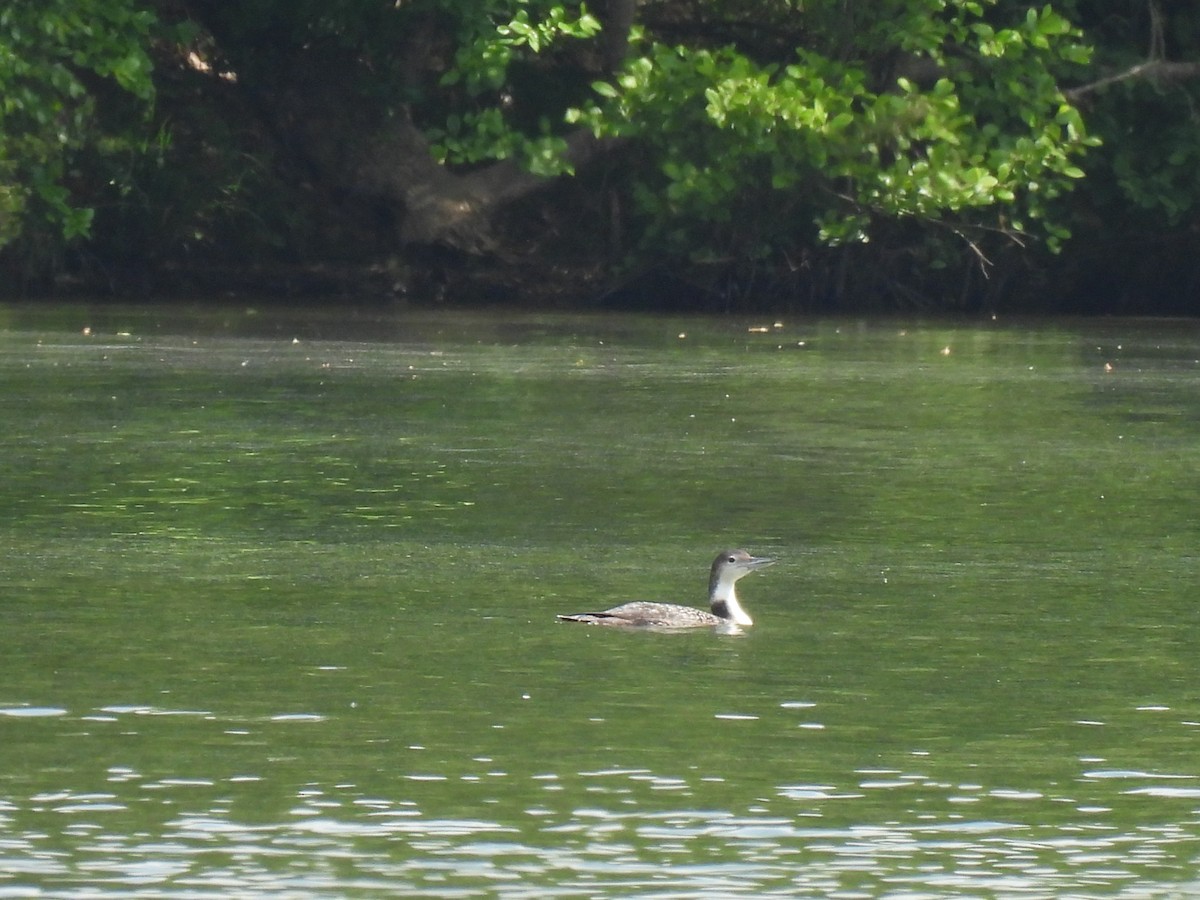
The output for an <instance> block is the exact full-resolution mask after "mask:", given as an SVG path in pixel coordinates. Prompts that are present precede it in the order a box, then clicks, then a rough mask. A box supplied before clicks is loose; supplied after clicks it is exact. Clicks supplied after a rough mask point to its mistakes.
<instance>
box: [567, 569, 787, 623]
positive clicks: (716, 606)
mask: <svg viewBox="0 0 1200 900" xmlns="http://www.w3.org/2000/svg"><path fill="white" fill-rule="evenodd" d="M774 562H775V560H774V559H770V558H768V557H765V556H751V555H750V554H749V553H747V552H746V551H745V550H725V551H723V552H721V553H718V554H717V558H716V559H714V560H713V564H712V571H711V572H710V573H709V576H708V604H709V606H710V608H711V609H712V612H711V613H707V612H705V611H704V610H702V609H693V608H692V607H690V606H679V605H678V604H675V603H647V602H645V601H635V602H633V603H623V604H621V605H620V606H614V607H613V608H612V609H606V610H604V611H602V612H594V613H575V614H574V615H569V616H559V617H558V618H559V620H560V621H562V622H583V623H585V624H588V625H615V626H623V627H642V628H705V627H709V626H712V625H753V624H754V620H753V619H751V618H750V617H749V616H748V615H746V611H745V610H744V609H742V605H741V604H740V603H738V598H737V593H736V592H735V591H734V589H733V588H734V585H735V584H736V583H737V580H738V579H739V578H741V577H742V576H743V575H749V574H750V573H751V572H753V571H754V570H755V569H762V568H765V567H766V566H769V565H771V564H772V563H774Z"/></svg>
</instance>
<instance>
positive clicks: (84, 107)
mask: <svg viewBox="0 0 1200 900" xmlns="http://www.w3.org/2000/svg"><path fill="white" fill-rule="evenodd" d="M152 21H153V17H152V16H151V15H150V14H149V13H148V12H145V11H143V10H138V9H136V8H135V7H133V6H132V5H131V4H130V3H128V2H126V0H97V2H95V3H92V4H89V5H88V7H87V9H86V11H84V10H82V9H81V8H80V5H79V4H78V3H73V2H71V0H14V2H10V3H7V4H5V6H4V7H3V8H2V9H0V98H2V99H0V248H2V247H4V246H5V245H6V244H12V243H13V242H15V241H17V240H18V239H21V238H24V239H25V241H26V243H27V246H28V247H30V248H36V246H38V245H50V246H54V245H57V244H59V243H60V242H61V241H63V240H66V241H69V240H71V239H73V238H77V237H80V236H83V235H86V234H87V233H88V230H89V227H90V224H91V221H92V216H93V214H94V207H93V206H92V205H91V204H89V203H88V202H87V200H88V199H89V198H87V197H86V196H80V195H81V194H84V195H85V194H87V193H88V191H87V189H83V190H79V191H77V190H73V189H74V188H76V187H77V180H78V178H79V176H80V171H79V168H78V167H79V165H80V163H81V157H82V156H83V155H85V154H90V155H92V156H93V157H94V158H95V159H94V160H93V161H98V163H99V165H98V168H101V169H107V170H109V171H110V172H111V173H113V179H112V180H113V182H114V183H115V182H116V181H117V177H118V176H117V174H116V173H117V172H118V170H120V169H121V167H122V166H123V165H124V162H123V158H124V157H126V156H127V155H128V154H130V153H134V152H138V151H139V150H140V149H141V148H142V146H143V144H144V139H145V137H144V130H143V129H144V126H145V123H146V115H147V113H148V110H149V108H150V104H151V102H152V100H153V96H154V86H153V83H152V80H151V64H150V57H149V54H148V46H147V34H148V31H149V28H150V25H151V23H152ZM30 252H33V253H35V255H36V252H37V251H36V250H35V249H31V250H30Z"/></svg>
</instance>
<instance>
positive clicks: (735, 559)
mask: <svg viewBox="0 0 1200 900" xmlns="http://www.w3.org/2000/svg"><path fill="white" fill-rule="evenodd" d="M729 561H730V562H737V557H736V556H731V557H729Z"/></svg>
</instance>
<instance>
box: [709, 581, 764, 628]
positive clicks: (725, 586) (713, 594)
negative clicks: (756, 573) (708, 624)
mask: <svg viewBox="0 0 1200 900" xmlns="http://www.w3.org/2000/svg"><path fill="white" fill-rule="evenodd" d="M733 585H734V582H733V580H730V581H729V582H728V583H726V582H725V581H724V580H718V579H714V580H713V583H712V584H711V585H710V586H709V590H708V603H709V606H710V607H711V608H712V612H713V615H714V616H718V617H720V618H722V619H728V620H729V621H730V622H733V624H735V625H753V624H754V620H753V619H751V618H750V616H749V615H747V614H746V611H745V610H744V609H742V604H740V603H738V598H737V591H735V590H734V589H733Z"/></svg>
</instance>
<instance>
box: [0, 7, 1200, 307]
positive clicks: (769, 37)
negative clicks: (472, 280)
mask: <svg viewBox="0 0 1200 900" xmlns="http://www.w3.org/2000/svg"><path fill="white" fill-rule="evenodd" d="M622 6H623V0H610V2H605V3H603V4H600V5H599V6H598V9H599V11H600V13H601V14H600V15H597V14H596V13H593V11H592V10H591V9H590V8H589V6H588V5H586V4H585V3H583V2H579V0H406V2H403V3H393V2H390V0H245V2H240V3H227V2H224V0H183V2H181V0H95V2H94V3H92V4H89V5H88V7H87V9H86V12H85V11H83V9H82V7H81V6H80V5H79V4H78V3H76V2H74V0H36V2H35V0H15V2H13V3H10V4H7V5H6V6H4V8H3V9H0V248H2V247H4V245H5V244H8V245H9V250H8V252H7V255H8V258H9V260H11V259H12V257H13V253H12V250H13V248H18V247H19V248H21V249H22V250H23V252H25V253H27V254H30V255H36V254H38V253H40V254H42V255H43V256H45V257H53V256H55V255H56V254H61V250H62V248H63V247H64V246H66V245H68V244H69V243H70V242H75V243H76V244H77V245H78V244H80V243H82V240H81V239H87V241H88V243H86V244H84V246H87V247H88V248H90V251H91V252H93V253H94V254H96V256H97V257H100V258H105V259H111V258H113V257H114V256H117V255H120V254H123V253H124V254H129V255H130V256H138V257H139V258H141V259H170V258H172V257H173V256H174V257H177V258H178V257H182V256H187V257H188V258H189V259H191V260H201V259H217V258H223V259H225V260H226V261H231V262H233V263H234V264H241V263H242V261H245V260H251V259H260V258H262V257H263V256H264V255H265V254H275V253H278V256H277V257H276V258H279V259H285V260H287V259H307V260H313V261H318V262H319V261H320V260H321V259H322V258H324V259H331V258H336V257H337V253H338V252H339V251H338V250H337V249H336V248H338V247H342V248H350V249H351V252H348V253H347V254H346V256H345V257H344V258H346V259H351V258H355V259H362V258H363V255H364V254H369V253H374V254H380V255H382V254H390V253H392V252H394V251H395V242H396V235H397V233H398V231H399V230H400V229H398V228H397V224H398V223H397V220H398V219H399V218H401V217H403V216H404V215H405V207H404V202H403V200H402V199H401V200H399V201H397V200H395V199H394V198H389V197H386V196H383V197H381V196H380V195H379V194H378V193H377V194H375V195H370V194H369V193H368V192H365V191H359V189H358V187H357V185H358V184H359V183H360V182H358V181H357V180H356V179H355V178H354V177H342V178H338V177H331V173H330V172H328V171H325V172H323V171H321V170H320V166H319V165H316V164H314V158H313V156H312V155H311V154H309V155H307V156H306V155H305V154H304V152H303V147H300V149H299V152H298V148H297V144H303V140H297V135H307V137H308V138H311V135H312V134H313V131H312V129H311V128H310V130H309V131H308V132H304V131H303V129H299V128H297V129H294V130H293V131H292V132H291V133H288V128H289V127H290V126H291V125H292V124H294V123H295V122H296V121H297V120H299V119H301V118H302V117H303V116H305V115H306V114H307V113H314V114H317V115H318V117H319V116H320V115H324V116H329V107H330V106H331V105H332V106H333V107H334V108H335V109H334V111H335V113H336V112H338V111H339V110H337V109H336V105H337V100H334V101H333V103H332V104H331V103H330V99H329V98H330V97H338V98H340V99H345V98H353V99H352V100H351V102H352V104H357V105H354V106H353V115H345V116H344V117H343V119H342V121H343V122H349V123H361V122H387V121H389V120H392V121H403V122H405V123H412V124H415V125H416V126H417V128H418V129H419V130H420V134H423V136H424V139H425V141H426V143H427V147H428V152H429V154H431V155H432V157H433V158H434V160H435V161H436V162H437V163H438V164H440V166H441V167H442V169H441V173H445V174H446V175H447V176H448V179H447V183H450V182H452V181H453V179H454V177H455V176H457V175H466V174H475V173H479V172H481V170H486V169H488V167H489V164H490V163H492V162H493V161H499V160H506V161H511V160H515V161H517V162H519V163H520V164H521V166H522V167H523V168H524V169H525V170H526V171H528V172H532V173H534V174H537V175H542V176H558V175H563V174H569V173H572V172H573V171H574V165H575V160H576V157H575V156H573V155H572V154H573V152H574V151H575V150H576V149H577V147H578V146H579V145H578V142H577V141H576V138H577V137H578V136H579V134H580V133H581V132H583V131H590V132H592V133H593V134H594V135H595V136H596V137H597V138H599V139H600V141H601V144H602V146H605V147H607V148H608V149H609V150H610V153H609V156H608V160H609V162H608V163H607V165H606V166H603V167H600V169H599V171H598V172H597V173H596V175H595V177H592V176H591V175H590V174H589V176H588V177H587V178H582V179H578V180H577V186H576V187H575V188H574V189H573V191H572V192H570V193H569V194H568V193H567V192H560V193H559V194H558V195H557V197H556V196H555V195H550V194H548V195H546V196H545V197H544V198H543V200H542V201H541V203H542V210H543V211H542V212H538V213H537V215H531V216H530V217H529V221H530V222H531V223H533V224H534V226H535V227H543V228H545V227H546V223H548V222H556V223H559V224H558V230H559V231H562V230H566V229H570V228H572V227H574V228H576V229H577V231H578V237H577V239H576V240H577V245H576V246H577V248H578V250H579V253H580V256H581V257H584V256H586V257H588V262H587V265H589V266H591V267H592V270H593V271H594V270H595V269H596V267H597V265H598V264H600V263H609V264H611V263H613V262H614V261H616V260H618V259H619V260H620V261H621V262H622V263H623V264H624V265H625V266H626V271H629V270H637V269H638V268H639V267H645V266H647V265H651V264H654V265H659V266H661V267H662V268H664V269H665V270H668V271H673V272H682V273H684V276H685V279H686V280H688V281H689V282H692V283H695V282H696V281H699V282H701V283H704V284H706V285H708V286H713V287H715V289H716V290H718V291H723V292H729V291H733V290H742V291H744V290H748V288H746V287H745V285H747V284H749V283H750V282H749V280H748V273H764V272H765V273H770V276H771V278H772V279H773V280H774V283H775V284H776V285H784V287H785V289H788V290H791V289H795V288H796V286H797V285H799V284H801V283H802V282H806V283H807V285H808V288H806V289H808V290H810V294H809V296H810V297H811V296H813V294H812V293H811V289H812V285H814V284H816V283H818V282H821V284H823V285H825V286H824V287H822V288H821V289H820V290H821V291H822V292H824V294H825V295H827V297H828V296H839V295H840V293H841V292H843V291H844V290H849V289H851V288H852V286H848V285H847V283H846V282H845V281H844V280H841V281H839V280H838V279H837V278H835V277H833V275H832V274H831V273H833V272H834V270H839V271H842V272H845V271H847V270H851V271H855V272H860V271H868V270H869V271H870V272H871V274H872V277H874V278H875V279H876V282H877V283H879V284H883V283H885V282H891V284H890V285H888V287H887V289H886V290H885V291H884V293H887V294H888V295H889V296H893V297H894V296H898V295H899V294H901V293H903V292H904V291H908V292H909V293H910V295H914V294H917V293H941V294H942V295H943V296H945V295H947V293H948V292H949V291H950V290H959V291H960V292H961V293H960V295H962V296H965V293H966V292H967V291H968V290H974V288H973V287H971V285H978V284H979V283H980V281H979V278H980V277H981V276H980V273H983V274H984V275H986V273H987V272H988V271H990V270H992V269H993V268H996V267H999V268H1003V266H1004V265H1005V264H1006V261H1007V260H1009V259H1010V258H1012V259H1020V262H1021V265H1023V266H1029V265H1033V266H1040V267H1042V268H1043V269H1044V270H1046V271H1049V268H1048V267H1049V266H1052V265H1054V264H1052V263H1049V262H1048V261H1047V258H1046V257H1040V256H1036V255H1035V254H1033V253H1031V252H1030V251H1032V250H1036V249H1037V248H1039V247H1044V248H1049V249H1051V250H1055V251H1057V250H1059V249H1060V248H1062V247H1063V246H1068V247H1071V246H1072V242H1068V241H1067V238H1068V236H1069V234H1070V233H1072V232H1073V233H1075V234H1083V235H1085V236H1086V240H1085V242H1084V243H1086V244H1087V245H1088V246H1089V247H1092V248H1093V249H1097V248H1099V249H1097V252H1099V253H1101V254H1102V255H1103V254H1104V253H1106V252H1107V248H1109V247H1110V246H1111V244H1112V243H1113V242H1119V241H1120V240H1121V238H1120V237H1119V233H1118V232H1116V231H1114V230H1113V228H1112V225H1113V223H1120V222H1129V223H1130V229H1131V231H1132V230H1136V231H1137V232H1138V233H1139V234H1159V233H1166V234H1170V235H1173V236H1174V237H1176V238H1179V240H1176V241H1175V242H1174V243H1173V245H1172V246H1174V247H1175V248H1176V250H1177V252H1178V253H1179V254H1180V256H1182V257H1189V255H1190V256H1191V257H1194V256H1196V254H1194V253H1192V252H1191V249H1190V248H1193V247H1194V244H1189V243H1187V240H1186V238H1185V237H1183V236H1185V235H1186V233H1187V229H1188V228H1189V227H1190V223H1191V221H1192V220H1193V219H1194V211H1195V209H1196V204H1197V202H1200V180H1197V179H1196V178H1195V175H1194V173H1195V169H1196V166H1197V164H1198V163H1200V137H1198V135H1200V129H1197V128H1196V127H1195V118H1196V113H1195V110H1196V109H1197V108H1200V91H1197V89H1196V87H1195V86H1194V84H1193V83H1192V82H1188V81H1185V80H1178V81H1170V80H1163V79H1146V78H1133V77H1129V78H1126V77H1124V76H1123V75H1122V74H1121V73H1123V72H1125V71H1127V70H1128V71H1133V68H1132V67H1136V66H1137V65H1138V64H1139V63H1142V62H1145V61H1146V60H1147V53H1149V59H1150V60H1151V61H1155V60H1164V59H1179V60H1187V59H1194V58H1196V53H1197V52H1198V51H1200V16H1198V15H1197V14H1196V13H1195V12H1194V11H1192V10H1190V9H1186V8H1184V7H1182V6H1178V5H1176V6H1173V7H1164V6H1162V4H1161V2H1160V0H1121V2H1119V3H1117V4H1113V3H1110V2H1105V0H1056V3H1055V5H1054V6H1050V5H1042V4H1036V5H1032V6H1031V5H1029V4H1024V3H1017V2H1015V0H804V2H799V0H689V2H683V0H641V2H638V3H637V4H636V10H637V18H636V24H635V25H634V26H633V29H632V31H631V32H630V33H629V34H628V35H627V36H626V34H625V29H624V27H623V26H622V25H620V24H617V25H614V21H613V18H612V17H613V16H615V15H616V12H615V11H619V9H620V8H621V7H622ZM149 10H153V13H152V12H150V11H149ZM1164 10H1165V11H1164ZM614 28H617V29H619V31H620V33H619V34H615V33H614V31H613V29H614ZM626 37H627V38H628V40H627V41H626ZM615 38H620V39H621V40H620V42H619V46H620V48H622V50H624V51H625V55H624V57H623V61H621V62H619V63H618V62H615V59H620V58H621V55H620V52H618V53H617V54H616V56H615V57H614V56H613V54H612V53H611V50H612V47H613V43H614V39H615ZM1093 47H1094V48H1095V50H1094V52H1093V49H1092V48H1093ZM1147 47H1149V51H1147ZM152 58H153V60H154V63H155V67H156V68H154V69H152V66H151V59H152ZM614 66H615V68H614ZM313 73H316V74H315V76H314V74H313ZM306 79H307V80H306ZM1193 80H1194V81H1195V82H1197V83H1200V79H1193ZM289 81H290V84H289ZM321 82H325V83H326V84H332V85H336V86H337V87H338V90H339V91H340V94H334V93H331V94H329V95H327V96H325V97H324V98H317V97H314V96H312V95H311V89H312V88H314V87H315V88H317V89H320V87H321V84H320V83H321ZM1089 82H1099V83H1101V84H1102V85H1103V86H1102V87H1089V86H1088V85H1089ZM298 96H299V97H302V98H303V97H305V96H308V102H309V106H308V108H307V109H306V108H305V107H304V105H303V103H295V102H292V101H294V100H295V98H296V97H298ZM289 102H290V103H291V105H288V103H289ZM321 104H325V108H324V109H322V108H321ZM363 109H367V110H369V114H368V115H359V113H360V112H361V111H362V110H363ZM151 110H154V112H155V115H156V116H157V118H156V119H154V120H153V121H152V120H150V119H149V118H148V115H149V113H150V112H151ZM281 110H285V112H281ZM272 115H273V116H274V117H273V118H272ZM318 120H320V121H329V122H336V121H337V118H336V115H334V116H329V117H328V118H327V119H318ZM1085 121H1086V127H1085ZM356 127H357V125H354V126H352V127H351V128H348V129H347V130H346V131H345V132H344V134H345V137H344V140H343V141H342V143H343V144H344V145H345V147H346V148H347V152H345V153H344V155H343V158H344V159H345V160H353V159H355V158H356V157H355V155H354V153H353V151H354V149H355V148H356V147H357V146H365V145H366V143H367V142H366V139H365V133H366V132H365V131H356V130H354V128H356ZM327 133H338V134H341V132H338V131H334V132H329V131H328V130H327ZM1097 138H1099V139H1100V140H1098V139H1097ZM1101 141H1102V142H1103V143H1102V145H1100V144H1101ZM376 146H378V145H376ZM412 146H415V144H414V145H412ZM423 148H424V145H421V147H420V148H419V149H423ZM374 151H375V148H374V147H372V148H371V152H374ZM335 156H336V154H335ZM370 156H371V154H370V153H368V152H364V153H363V154H361V155H360V156H358V157H357V159H359V160H362V159H366V158H368V157H370ZM371 158H372V159H374V160H383V166H384V167H386V165H387V164H388V159H387V157H386V154H384V155H380V154H376V155H375V156H374V157H371ZM422 161H423V163H424V164H425V165H428V164H429V160H428V156H427V155H423V156H422ZM352 164H353V163H352V162H347V165H352ZM511 170H512V167H511V166H509V167H496V168H495V170H494V171H496V172H498V173H499V172H509V171H511ZM414 171H415V169H414ZM441 173H439V174H441ZM1085 173H1086V176H1085ZM433 180H436V179H433ZM526 181H529V179H526ZM373 183H375V184H378V183H379V182H378V180H377V181H376V182H373ZM1073 188H1075V189H1074V190H1073ZM568 196H569V197H570V198H571V199H568V200H565V201H564V199H563V198H564V197H568ZM580 198H583V202H585V203H586V204H587V209H588V211H589V212H590V213H594V214H590V215H579V201H580ZM554 204H558V205H559V206H560V207H562V208H558V209H555V210H554V212H553V213H546V212H544V211H545V210H547V209H549V208H550V207H551V206H553V205H554ZM94 222H95V223H96V227H94V228H93V227H92V226H93V223H94ZM1097 223H1100V224H1097ZM546 230H548V231H549V230H554V229H552V228H546ZM91 232H96V233H97V235H96V236H93V237H90V238H89V237H88V235H89V234H90V233H91ZM601 235H603V237H604V240H597V237H598V236H601ZM614 235H615V237H613V236H614ZM364 238H365V239H364ZM1073 244H1074V246H1075V247H1076V248H1077V247H1078V246H1079V244H1080V242H1079V241H1074V242H1073ZM481 246H482V245H481ZM543 246H545V245H544V244H543ZM560 246H561V245H560ZM614 248H617V249H616V250H615V251H614ZM201 249H204V250H206V251H212V252H211V253H208V252H205V253H201V252H199V251H200V250H201ZM355 253H358V254H359V255H357V256H355V255H354V254H355ZM418 264H423V263H418ZM546 265H547V267H549V266H551V265H553V264H552V263H550V262H546ZM822 267H823V271H824V272H825V275H823V276H821V277H818V275H817V271H818V269H822ZM938 273H944V277H942V275H939V274H938ZM755 277H757V275H755ZM821 278H825V280H824V281H821ZM931 278H942V284H941V285H940V286H934V285H933V283H932V281H931V280H930V279H931ZM956 280H957V284H958V286H959V287H958V288H954V283H955V281H956ZM998 281H1000V282H1003V281H1005V279H1004V278H1001V279H998ZM901 282H904V283H905V284H906V285H907V287H902V286H901ZM731 285H741V286H742V287H739V288H731V287H730V286H731ZM789 285H790V287H788V286H789ZM760 286H761V282H756V285H755V288H754V289H755V290H757V289H759V287H760Z"/></svg>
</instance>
